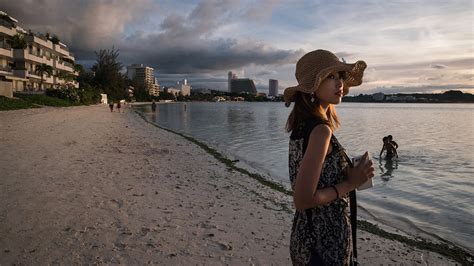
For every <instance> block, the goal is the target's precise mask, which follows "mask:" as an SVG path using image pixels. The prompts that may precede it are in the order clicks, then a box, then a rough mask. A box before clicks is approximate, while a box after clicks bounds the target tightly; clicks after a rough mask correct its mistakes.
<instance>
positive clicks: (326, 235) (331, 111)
mask: <svg viewBox="0 0 474 266" xmlns="http://www.w3.org/2000/svg"><path fill="white" fill-rule="evenodd" d="M365 68H366V64H365V62H363V61H357V62H356V63H355V64H346V63H344V62H341V61H339V59H338V58H337V57H336V56H335V55H334V54H332V53H331V52H329V51H325V50H316V51H312V52H310V53H307V54H306V55H304V56H303V57H302V58H301V59H300V60H299V61H298V63H297V64H296V73H295V75H296V79H297V81H298V85H297V86H294V87H289V88H287V89H285V92H284V99H285V105H286V106H287V107H288V106H290V104H291V103H292V102H294V105H293V110H292V111H291V113H290V115H289V117H288V121H287V123H286V129H287V131H288V132H291V136H290V144H289V165H288V166H289V170H290V181H291V187H292V190H293V201H294V205H295V208H296V212H295V216H294V219H293V226H292V230H291V239H290V255H291V260H292V262H293V264H294V265H349V263H350V260H351V250H352V247H351V234H352V232H351V228H352V227H351V223H350V220H349V210H348V209H349V208H348V207H349V196H348V193H349V192H351V191H353V190H354V189H355V188H357V187H358V186H360V185H361V184H363V183H364V182H366V181H367V180H369V179H370V178H372V177H373V176H374V167H373V162H372V161H371V160H369V158H368V153H365V154H364V156H363V158H362V161H361V163H359V164H358V166H357V167H355V168H351V167H350V166H349V165H350V163H349V161H348V159H347V158H348V157H347V156H346V155H344V153H343V147H342V146H341V144H340V143H339V142H338V140H337V139H336V137H335V136H334V135H333V131H334V130H335V129H336V128H337V127H338V126H339V125H340V123H339V119H338V117H337V115H336V112H335V105H337V104H339V103H340V102H341V100H342V97H343V96H344V95H346V94H347V93H348V92H349V88H350V87H352V86H358V85H360V84H361V83H362V76H363V72H364V70H365ZM354 243H355V242H353V244H354ZM353 252H354V251H353ZM352 256H353V257H355V256H356V254H352Z"/></svg>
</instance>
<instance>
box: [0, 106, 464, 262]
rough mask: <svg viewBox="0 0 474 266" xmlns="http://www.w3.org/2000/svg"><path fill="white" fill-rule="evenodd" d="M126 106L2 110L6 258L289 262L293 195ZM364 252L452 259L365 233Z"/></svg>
mask: <svg viewBox="0 0 474 266" xmlns="http://www.w3.org/2000/svg"><path fill="white" fill-rule="evenodd" d="M122 109H124V111H125V112H124V113H117V112H113V113H111V112H110V111H109V109H108V107H107V106H105V105H96V106H80V107H71V108H40V109H26V110H17V111H5V112H0V150H1V153H0V189H1V191H0V192H1V193H0V202H1V204H0V264H52V263H61V264H71V263H74V264H96V263H107V264H111V263H114V264H115V263H125V264H146V263H152V264H163V265H188V264H205V265H221V264H230V265H252V264H256V265H270V264H275V265H290V264H291V261H290V257H289V247H288V244H289V237H290V236H289V235H290V231H291V224H292V216H293V215H292V214H291V213H290V212H288V211H287V209H288V208H289V209H291V210H293V207H292V199H291V197H290V196H286V195H284V194H282V193H281V192H278V191H275V190H273V189H271V188H269V187H267V186H264V185H262V184H260V183H259V182H258V181H257V180H255V179H253V178H251V177H249V176H248V175H245V174H242V173H240V172H237V171H233V170H231V169H229V168H228V167H227V166H226V165H225V164H223V163H221V162H220V161H218V160H217V159H216V158H215V157H214V156H212V155H211V154H209V153H207V152H206V151H205V150H203V149H202V148H201V147H199V146H197V145H196V144H194V143H192V142H190V141H188V140H186V139H184V138H183V137H181V136H179V135H176V134H173V133H171V132H168V131H165V130H163V129H160V128H157V127H155V126H153V125H151V124H149V123H147V122H145V121H144V120H143V119H142V118H140V117H139V116H138V115H137V114H136V113H135V112H133V111H132V110H131V109H129V107H126V108H122ZM358 247H359V248H358V251H359V261H360V263H361V264H365V265H380V264H384V265H387V264H392V265H394V264H397V265H400V264H403V265H413V264H421V265H426V264H429V265H454V264H455V262H454V261H452V260H450V259H448V258H445V257H443V256H441V255H439V254H437V253H433V252H429V251H425V250H421V249H418V248H414V247H411V246H408V245H406V244H403V243H400V242H397V241H394V240H389V239H385V238H382V237H380V236H377V235H374V234H371V233H368V232H365V231H359V232H358Z"/></svg>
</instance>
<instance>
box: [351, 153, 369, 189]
mask: <svg viewBox="0 0 474 266" xmlns="http://www.w3.org/2000/svg"><path fill="white" fill-rule="evenodd" d="M363 156H364V155H360V156H357V157H354V158H352V164H353V165H354V167H356V166H357V165H359V163H360V161H361V160H362V157H363ZM367 160H370V155H369V154H367ZM373 186H374V183H373V182H372V178H369V180H367V181H365V183H363V184H362V185H360V186H359V187H358V188H357V190H364V189H367V188H371V187H373Z"/></svg>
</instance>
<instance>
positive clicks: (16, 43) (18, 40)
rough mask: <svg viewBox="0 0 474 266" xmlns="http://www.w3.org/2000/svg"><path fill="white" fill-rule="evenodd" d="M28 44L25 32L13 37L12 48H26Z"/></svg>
mask: <svg viewBox="0 0 474 266" xmlns="http://www.w3.org/2000/svg"><path fill="white" fill-rule="evenodd" d="M26 47H28V44H27V43H26V40H25V36H24V35H23V34H20V33H17V34H15V35H14V36H13V38H12V48H13V49H22V50H23V49H26Z"/></svg>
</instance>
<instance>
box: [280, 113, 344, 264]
mask: <svg viewBox="0 0 474 266" xmlns="http://www.w3.org/2000/svg"><path fill="white" fill-rule="evenodd" d="M323 123H324V122H323V121H322V120H320V119H317V118H312V119H308V120H306V121H305V122H304V123H302V124H300V125H299V126H298V127H297V128H295V129H294V130H293V131H292V133H291V136H290V145H289V170H290V182H291V187H292V189H293V191H294V188H295V181H296V176H297V174H298V169H299V167H300V164H301V161H302V159H303V155H304V152H305V151H306V147H307V145H308V141H309V135H310V134H311V131H312V130H313V129H314V128H315V127H316V126H317V125H320V124H323ZM330 143H331V145H332V151H331V153H330V154H328V155H327V156H326V158H325V160H324V163H323V167H322V170H321V176H320V178H319V183H318V186H317V189H323V188H326V187H331V186H333V185H336V184H337V183H340V182H341V181H342V180H343V179H345V176H344V174H343V169H344V168H345V167H346V166H347V165H348V163H347V160H346V159H345V157H344V156H343V153H342V152H343V148H342V146H341V145H340V144H339V142H338V141H337V139H336V137H335V136H334V135H332V136H331V140H330ZM340 196H341V198H339V199H337V200H335V201H332V202H330V203H328V204H326V205H323V206H318V207H315V208H311V209H307V210H304V211H298V210H297V211H296V212H295V216H294V219H293V226H292V230H291V238H290V255H291V260H292V262H293V264H294V265H308V264H309V263H310V260H311V263H316V264H317V265H349V259H350V254H351V224H350V218H349V208H348V206H349V197H348V195H340Z"/></svg>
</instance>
